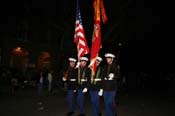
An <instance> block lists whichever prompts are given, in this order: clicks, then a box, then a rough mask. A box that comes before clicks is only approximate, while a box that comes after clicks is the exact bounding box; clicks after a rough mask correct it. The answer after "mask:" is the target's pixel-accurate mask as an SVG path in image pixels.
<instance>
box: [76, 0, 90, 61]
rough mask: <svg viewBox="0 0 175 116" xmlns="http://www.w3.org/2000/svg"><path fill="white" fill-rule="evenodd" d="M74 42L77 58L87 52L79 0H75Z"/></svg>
mask: <svg viewBox="0 0 175 116" xmlns="http://www.w3.org/2000/svg"><path fill="white" fill-rule="evenodd" d="M74 42H75V43H76V45H77V51H78V58H80V57H82V56H84V55H85V54H88V53H89V47H88V44H87V42H86V37H85V33H84V28H83V23H82V19H81V14H80V7H79V0H77V9H76V22H75V34H74Z"/></svg>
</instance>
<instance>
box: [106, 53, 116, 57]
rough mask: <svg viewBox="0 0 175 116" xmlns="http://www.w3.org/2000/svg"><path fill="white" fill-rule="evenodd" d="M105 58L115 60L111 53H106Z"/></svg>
mask: <svg viewBox="0 0 175 116" xmlns="http://www.w3.org/2000/svg"><path fill="white" fill-rule="evenodd" d="M105 57H110V58H115V55H114V54H112V53H106V54H105Z"/></svg>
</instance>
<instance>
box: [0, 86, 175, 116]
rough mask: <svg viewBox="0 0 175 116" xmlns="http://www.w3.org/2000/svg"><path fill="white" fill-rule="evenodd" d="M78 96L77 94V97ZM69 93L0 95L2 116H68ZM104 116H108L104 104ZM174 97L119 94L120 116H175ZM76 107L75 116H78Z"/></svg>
mask: <svg viewBox="0 0 175 116" xmlns="http://www.w3.org/2000/svg"><path fill="white" fill-rule="evenodd" d="M75 96H76V94H75ZM65 97H66V91H63V90H55V91H53V92H52V93H47V92H45V93H44V94H43V95H37V92H36V90H34V89H27V90H26V89H23V90H18V91H16V92H15V93H13V94H10V93H8V94H1V95H0V116H66V114H67V106H66V101H65ZM101 107H102V114H103V115H102V116H105V115H104V114H105V111H104V103H103V100H102V106H101ZM174 107H175V94H174V93H173V91H172V90H171V91H169V90H164V91H161V90H160V91H155V90H154V91H151V90H137V91H131V92H119V94H118V96H117V113H118V116H175V110H174ZM85 112H86V116H93V115H92V107H91V103H90V100H89V94H88V93H87V94H86V101H85ZM78 113H79V112H78V108H77V105H76V103H75V115H74V116H76V115H78Z"/></svg>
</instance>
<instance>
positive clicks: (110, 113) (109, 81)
mask: <svg viewBox="0 0 175 116" xmlns="http://www.w3.org/2000/svg"><path fill="white" fill-rule="evenodd" d="M105 57H106V62H107V64H106V65H105V66H104V72H103V73H104V74H103V91H104V93H103V98H104V104H105V113H106V116H116V115H117V114H115V113H116V112H115V111H116V110H115V96H116V89H117V79H118V78H119V77H118V74H117V73H118V67H117V65H116V64H115V62H114V58H115V55H114V54H112V53H106V54H105Z"/></svg>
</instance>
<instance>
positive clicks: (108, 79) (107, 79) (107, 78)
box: [105, 78, 113, 81]
mask: <svg viewBox="0 0 175 116" xmlns="http://www.w3.org/2000/svg"><path fill="white" fill-rule="evenodd" d="M105 80H109V81H111V80H113V79H110V78H105Z"/></svg>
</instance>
